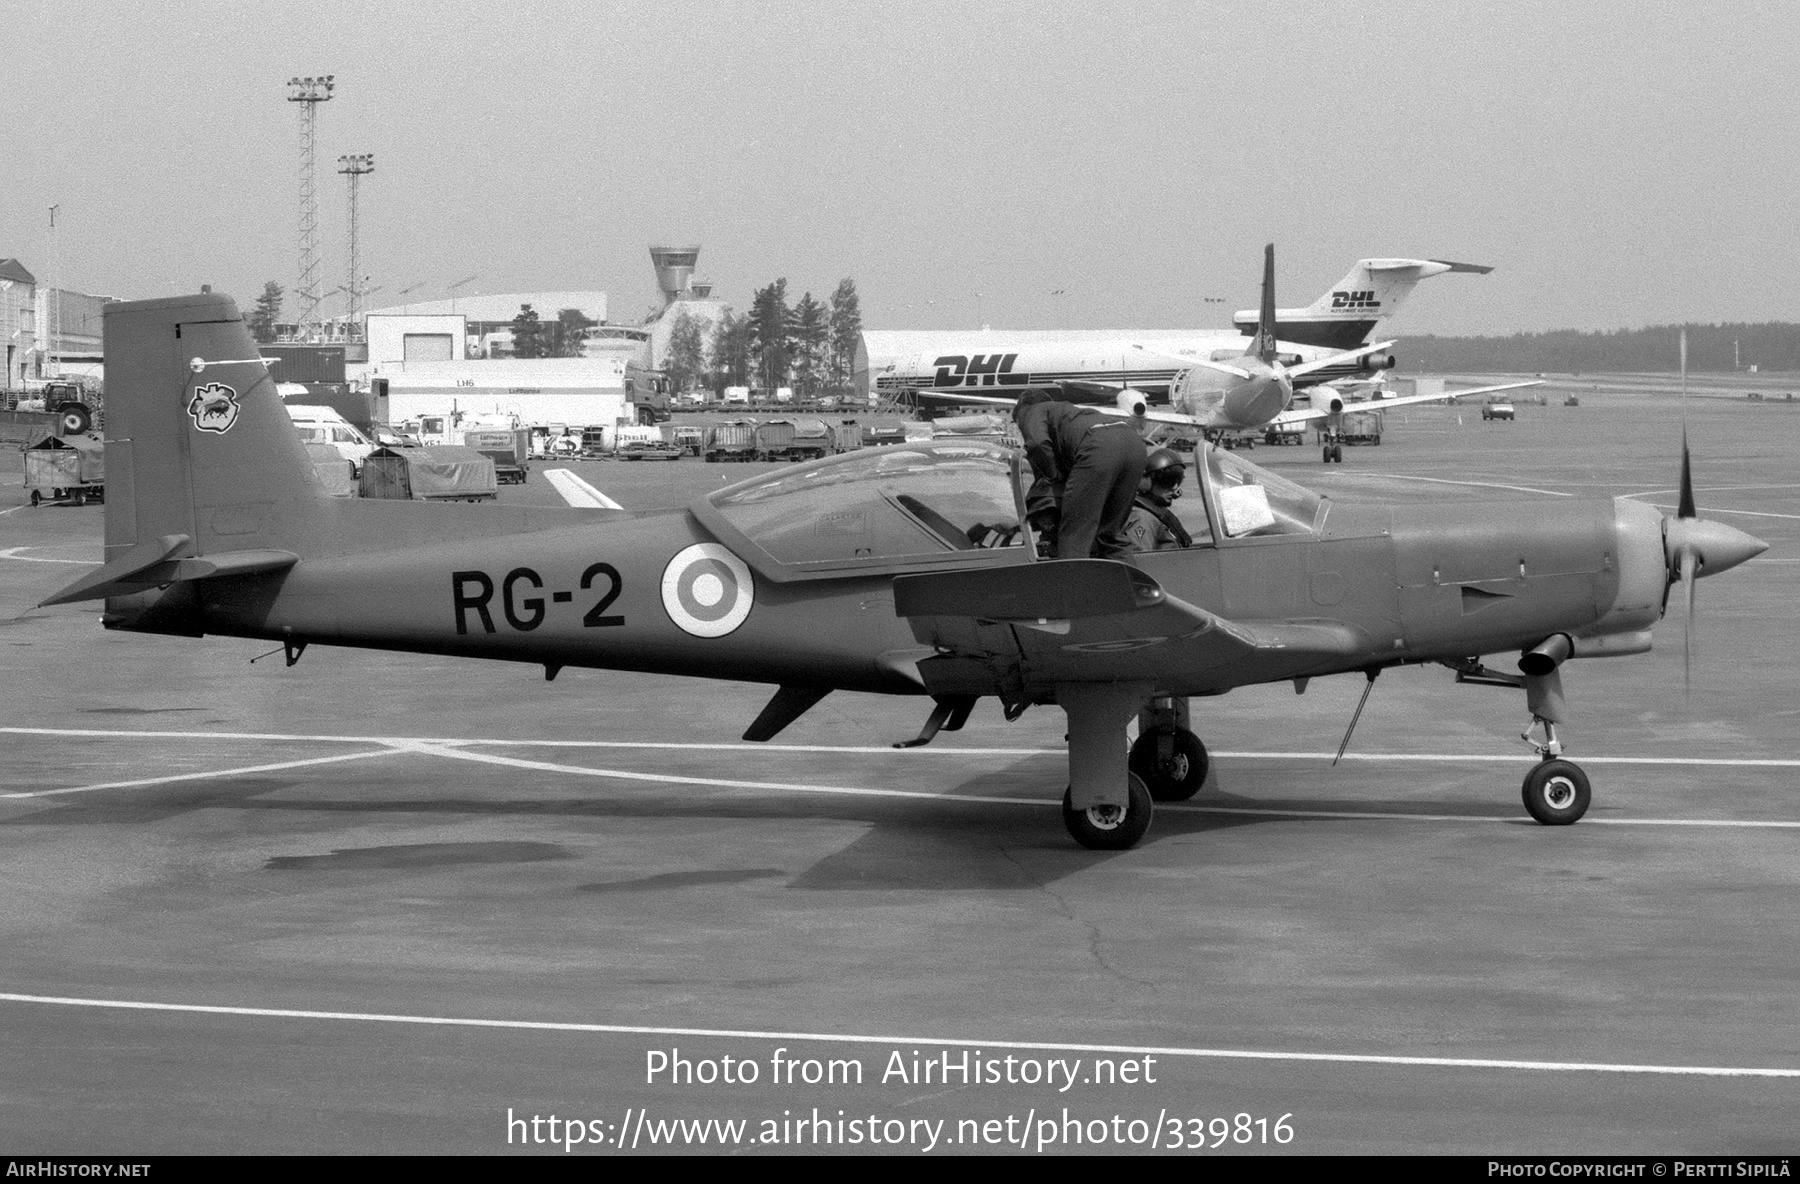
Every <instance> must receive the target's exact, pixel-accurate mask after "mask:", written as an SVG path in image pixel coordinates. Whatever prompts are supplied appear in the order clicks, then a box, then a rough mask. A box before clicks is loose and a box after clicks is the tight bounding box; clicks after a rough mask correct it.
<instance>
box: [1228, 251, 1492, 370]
mask: <svg viewBox="0 0 1800 1184" xmlns="http://www.w3.org/2000/svg"><path fill="white" fill-rule="evenodd" d="M1492 270H1494V269H1493V268H1491V267H1484V266H1482V265H1481V264H1478V263H1452V262H1450V261H1449V260H1447V259H1358V260H1357V261H1356V265H1355V266H1354V267H1352V268H1351V269H1350V271H1349V273H1348V274H1346V275H1345V276H1344V278H1343V279H1341V280H1339V281H1338V282H1337V283H1335V284H1333V285H1331V287H1330V288H1329V289H1328V290H1327V291H1326V292H1325V294H1324V295H1323V296H1321V297H1319V298H1318V299H1317V300H1315V301H1313V302H1312V303H1311V304H1309V305H1307V306H1306V307H1305V308H1283V309H1277V310H1276V314H1275V317H1276V333H1275V336H1276V337H1278V338H1279V339H1280V340H1282V341H1290V342H1294V343H1295V344H1298V345H1316V346H1321V347H1325V348H1330V349H1341V350H1342V349H1354V348H1356V347H1357V346H1358V345H1361V344H1362V343H1363V342H1364V341H1365V340H1367V338H1368V335H1369V333H1370V332H1371V331H1372V330H1373V329H1374V328H1375V322H1377V321H1379V320H1381V319H1382V318H1383V317H1391V316H1393V315H1394V313H1395V312H1396V311H1398V310H1399V308H1400V304H1401V302H1402V301H1404V300H1405V299H1406V298H1407V296H1409V295H1410V294H1411V293H1412V290H1413V289H1414V288H1416V287H1418V286H1419V281H1420V280H1423V279H1427V278H1429V277H1431V276H1434V275H1443V274H1445V273H1447V272H1468V273H1471V274H1474V275H1486V274H1487V273H1488V272H1490V271H1492ZM1261 319H1262V318H1261V316H1260V315H1259V312H1258V310H1255V309H1244V310H1242V311H1240V312H1238V313H1237V314H1236V315H1235V316H1234V317H1233V318H1232V320H1233V323H1234V324H1236V325H1237V327H1238V330H1239V331H1240V332H1242V333H1243V334H1244V335H1245V336H1246V337H1250V336H1254V335H1255V333H1256V331H1257V325H1258V323H1259V322H1260V321H1261Z"/></svg>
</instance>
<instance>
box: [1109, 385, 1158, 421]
mask: <svg viewBox="0 0 1800 1184" xmlns="http://www.w3.org/2000/svg"><path fill="white" fill-rule="evenodd" d="M1114 405H1115V406H1117V407H1118V409H1119V410H1120V411H1122V412H1123V413H1125V414H1126V415H1137V416H1141V415H1143V414H1144V409H1145V408H1146V407H1148V406H1149V405H1150V398H1149V396H1148V395H1146V394H1144V392H1143V391H1134V390H1132V389H1131V388H1130V387H1126V388H1125V389H1124V390H1122V391H1120V392H1119V394H1118V398H1116V399H1115V400H1114Z"/></svg>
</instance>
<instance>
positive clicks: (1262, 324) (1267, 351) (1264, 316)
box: [1250, 243, 1275, 362]
mask: <svg viewBox="0 0 1800 1184" xmlns="http://www.w3.org/2000/svg"><path fill="white" fill-rule="evenodd" d="M1250 352H1251V353H1254V354H1255V355H1256V356H1257V357H1258V358H1261V359H1262V360H1263V361H1264V362H1273V361H1274V360H1275V244H1274V243H1269V244H1268V245H1267V246H1265V247H1263V281H1262V308H1261V310H1260V311H1259V312H1258V314H1257V318H1256V341H1255V343H1254V344H1253V345H1252V346H1251V350H1250Z"/></svg>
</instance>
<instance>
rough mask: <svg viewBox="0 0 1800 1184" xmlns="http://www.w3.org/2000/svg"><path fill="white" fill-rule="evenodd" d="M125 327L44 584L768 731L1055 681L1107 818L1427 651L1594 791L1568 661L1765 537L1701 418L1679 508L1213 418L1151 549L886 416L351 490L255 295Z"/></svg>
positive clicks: (1187, 791)
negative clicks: (334, 479) (642, 466)
mask: <svg viewBox="0 0 1800 1184" xmlns="http://www.w3.org/2000/svg"><path fill="white" fill-rule="evenodd" d="M105 341H106V351H107V374H108V376H109V377H108V382H109V389H108V392H107V395H108V415H109V416H110V417H112V420H113V422H112V424H111V426H110V428H109V433H110V438H111V439H113V440H114V441H117V442H121V443H122V442H124V441H129V442H130V449H131V451H130V453H129V455H130V456H131V457H132V463H131V464H130V465H120V466H117V470H118V471H116V472H115V473H114V482H113V484H112V486H111V487H110V488H109V489H108V496H107V510H106V562H105V563H104V564H103V565H102V566H100V567H99V568H97V569H95V570H94V571H92V572H89V573H87V574H85V575H83V576H81V577H80V578H78V579H76V580H75V581H74V582H73V583H71V584H70V585H68V586H67V587H65V588H63V589H62V590H61V591H59V592H57V593H56V594H55V595H53V596H51V597H49V598H47V599H46V600H45V601H44V602H43V603H44V604H64V603H72V602H76V601H85V600H96V599H104V600H105V601H106V606H105V611H104V615H103V617H102V623H103V624H104V625H105V626H106V627H107V628H109V629H120V630H130V631H135V632H144V633H160V634H165V635H170V636H174V637H200V636H204V635H208V634H211V635H219V636H231V637H245V638H257V639H267V640H271V641H273V642H275V643H276V644H277V645H280V646H281V647H282V648H283V650H284V651H285V653H286V656H287V658H288V661H289V664H290V665H291V664H292V663H293V662H294V661H296V660H298V658H299V657H300V656H301V655H302V654H303V653H304V651H305V650H306V648H307V647H308V646H310V645H313V644H324V645H347V646H359V647H367V648H375V649H383V650H406V651H416V652H422V653H433V654H445V655H455V656H461V657H470V658H487V659H490V660H496V661H510V662H521V663H530V664H534V665H542V667H543V668H544V672H545V675H546V677H549V678H554V677H555V676H556V674H557V672H558V671H560V670H561V669H563V668H564V667H566V666H582V667H593V668H601V669H607V668H622V669H630V670H639V671H655V672H662V673H668V674H679V675H688V676H695V677H701V678H718V679H734V680H750V681H757V682H763V683H769V684H773V685H774V686H775V687H776V688H777V689H776V690H775V692H774V694H773V695H772V696H771V698H770V699H769V701H768V704H767V706H765V707H764V708H763V710H762V711H761V713H760V714H759V715H758V716H757V717H756V719H755V720H754V721H753V722H752V723H751V725H750V727H749V729H748V730H747V731H746V732H745V734H744V738H745V739H746V740H749V741H752V742H759V741H765V740H769V739H771V738H773V737H774V736H776V735H778V734H779V733H780V732H781V731H782V730H783V729H784V728H785V727H786V726H787V725H788V724H790V723H792V722H793V721H794V720H796V719H798V718H799V717H800V716H801V715H802V714H804V713H805V712H806V711H808V710H809V709H811V708H812V707H813V706H814V705H815V704H817V703H818V702H819V701H820V700H821V699H823V698H824V697H825V696H826V695H828V694H830V693H831V692H832V691H833V690H838V689H843V690H856V691H867V692H876V693H884V694H893V695H902V696H913V697H915V698H917V699H924V698H927V697H929V698H930V699H931V700H932V704H933V706H932V709H931V712H930V715H929V716H928V718H927V719H926V721H925V725H924V727H923V729H922V730H921V732H920V734H919V736H918V737H917V738H916V739H915V740H913V741H911V742H910V743H912V744H924V743H927V742H929V741H930V740H931V739H932V738H933V737H934V736H935V735H936V734H937V733H938V732H939V731H940V730H943V729H946V728H947V729H950V730H955V729H957V728H959V727H961V726H962V724H963V723H964V721H966V720H967V719H968V717H969V713H970V712H971V711H972V710H973V709H974V708H975V706H976V704H977V703H978V702H979V701H980V700H981V699H983V698H989V697H991V698H994V699H997V700H998V701H999V703H1000V705H1001V706H1002V708H1003V709H1004V711H1005V713H1006V715H1007V717H1008V718H1017V717H1018V716H1019V715H1021V714H1022V713H1024V712H1025V711H1027V710H1029V709H1030V708H1032V707H1034V706H1050V705H1055V706H1057V707H1059V708H1061V710H1062V711H1063V712H1064V714H1065V715H1066V717H1067V721H1068V732H1067V734H1068V738H1069V739H1068V743H1069V763H1068V770H1069V779H1068V789H1067V790H1066V791H1065V792H1064V794H1063V798H1062V802H1063V821H1064V824H1065V826H1066V827H1067V828H1068V830H1069V833H1070V834H1071V835H1072V836H1073V837H1074V838H1075V839H1076V840H1077V841H1078V842H1080V843H1081V844H1083V845H1084V846H1088V847H1092V848H1100V849H1120V848H1125V847H1130V846H1132V845H1133V844H1135V843H1136V842H1137V841H1138V840H1139V839H1140V838H1142V836H1143V835H1144V834H1145V832H1146V830H1147V829H1148V827H1149V826H1150V823H1151V818H1152V814H1153V810H1154V806H1153V802H1154V800H1156V799H1158V798H1160V799H1162V800H1174V799H1180V798H1185V797H1188V796H1190V795H1192V794H1193V793H1194V792H1196V791H1197V790H1198V789H1199V787H1200V784H1201V781H1202V779H1203V778H1204V776H1205V771H1206V765H1207V757H1206V750H1205V746H1204V745H1203V744H1202V742H1201V741H1200V738H1199V737H1198V736H1197V735H1195V734H1194V732H1193V731H1192V729H1191V726H1190V716H1189V712H1188V708H1187V699H1188V697H1190V696H1206V695H1214V694H1220V693H1223V692H1225V691H1229V690H1230V689H1232V688H1234V687H1239V686H1246V685H1251V684H1259V683H1276V682H1287V681H1293V682H1294V685H1295V687H1296V689H1299V688H1301V687H1303V686H1304V685H1305V683H1306V681H1307V680H1309V679H1313V678H1319V677H1324V676H1327V675H1332V674H1361V675H1362V676H1363V677H1364V678H1365V679H1366V680H1367V684H1366V687H1365V698H1366V694H1367V691H1368V690H1369V689H1372V688H1373V685H1374V682H1375V680H1376V677H1377V676H1378V675H1379V674H1380V672H1381V671H1382V670H1383V669H1385V668H1387V667H1389V666H1396V665H1401V664H1421V663H1436V664H1442V665H1444V666H1446V667H1448V668H1449V669H1450V670H1452V671H1453V672H1454V673H1455V677H1456V680H1457V681H1458V682H1463V683H1475V684H1479V685H1483V686H1503V687H1508V688H1512V689H1515V690H1518V691H1522V692H1523V693H1524V700H1525V707H1526V710H1527V711H1528V712H1529V713H1530V717H1531V721H1532V722H1531V726H1530V728H1529V729H1528V735H1530V737H1531V743H1532V746H1533V748H1534V750H1535V751H1536V752H1537V753H1538V755H1539V756H1540V758H1541V760H1540V762H1539V763H1538V764H1536V765H1535V766H1533V768H1532V770H1531V771H1530V772H1529V773H1528V774H1527V775H1526V777H1525V779H1524V783H1523V785H1522V786H1521V796H1522V797H1523V799H1524V804H1525V808H1526V810H1527V812H1528V813H1530V814H1531V816H1532V817H1533V818H1535V819H1536V820H1537V821H1539V822H1541V823H1544V824H1546V825H1566V824H1569V823H1573V822H1575V821H1576V820H1578V819H1579V818H1581V816H1582V815H1583V814H1584V813H1585V812H1586V810H1587V808H1588V805H1589V801H1590V798H1591V790H1590V786H1589V782H1588V778H1587V775H1586V774H1585V773H1584V772H1583V771H1582V770H1581V769H1580V767H1579V766H1577V765H1576V764H1574V763H1572V762H1570V761H1568V760H1565V759H1563V756H1562V753H1563V741H1562V738H1561V737H1560V736H1559V735H1558V733H1557V728H1558V726H1559V725H1560V724H1561V723H1562V722H1563V721H1564V719H1565V718H1566V715H1567V705H1566V703H1565V701H1564V692H1563V685H1562V679H1561V674H1560V668H1561V666H1562V665H1563V664H1564V663H1565V662H1567V661H1571V660H1577V659H1591V658H1599V657H1608V656H1615V655H1627V654H1638V653H1644V652H1646V651H1647V650H1648V649H1649V648H1650V645H1651V629H1652V627H1653V626H1654V625H1655V623H1656V622H1657V621H1658V620H1659V619H1660V618H1661V617H1662V615H1663V612H1664V607H1665V606H1666V604H1667V601H1668V597H1669V593H1670V592H1671V591H1672V590H1673V587H1674V586H1675V585H1676V584H1681V585H1682V586H1683V587H1684V588H1685V589H1686V592H1687V600H1688V611H1689V616H1690V619H1691V617H1692V614H1693V605H1694V586H1695V583H1696V582H1697V580H1698V579H1700V578H1702V577H1706V576H1712V575H1716V574H1719V573H1721V572H1724V571H1728V570H1730V569H1731V568H1732V567H1734V566H1736V565H1737V564H1740V563H1742V562H1744V561H1745V560H1748V559H1750V558H1752V557H1754V556H1756V555H1758V554H1760V553H1761V552H1762V551H1764V550H1766V549H1767V544H1766V543H1764V542H1762V541H1761V540H1759V539H1756V538H1753V537H1751V536H1750V535H1748V534H1746V533H1744V532H1743V531H1740V530H1737V529H1735V528H1733V527H1730V526H1726V525H1723V524H1722V523H1718V522H1713V521H1708V520H1706V519H1703V518H1700V517H1699V515H1698V511H1697V508H1696V505H1695V499H1694V485H1693V479H1692V475H1691V469H1690V464H1689V460H1688V456H1687V451H1686V448H1685V446H1684V448H1683V453H1682V461H1681V478H1680V483H1679V490H1680V497H1679V505H1678V509H1677V512H1676V514H1675V516H1674V517H1665V516H1664V515H1663V514H1662V513H1661V512H1659V511H1658V510H1657V509H1656V508H1655V507H1653V506H1650V505H1648V504H1646V503H1644V502H1641V501H1634V500H1631V499H1628V498H1617V499H1611V498H1594V497H1569V498H1566V499H1555V500H1549V499H1540V500H1535V501H1528V502H1527V501H1520V502H1499V501H1495V502H1486V503H1483V502H1461V503H1454V504H1434V503H1411V504H1405V505H1391V506H1389V505H1375V504H1354V505H1353V504H1344V505H1335V504H1334V503H1332V502H1330V501H1329V500H1327V499H1323V498H1321V497H1319V495H1317V494H1315V493H1313V492H1312V491H1310V490H1308V489H1305V488H1304V487H1302V486H1300V485H1298V484H1296V483H1294V482H1292V481H1290V480H1288V479H1287V478H1285V477H1282V476H1279V475H1277V474H1275V473H1273V472H1270V471H1268V470H1265V469H1261V468H1259V467H1257V466H1256V465H1254V464H1252V463H1250V462H1249V461H1247V460H1245V459H1244V458H1243V457H1242V456H1239V455H1237V454H1234V453H1229V452H1226V451H1224V450H1222V449H1219V448H1216V447H1212V448H1205V449H1203V451H1202V453H1201V454H1200V455H1197V456H1196V458H1195V461H1196V463H1195V465H1194V466H1193V469H1194V474H1195V480H1196V484H1197V490H1196V492H1195V494H1194V497H1193V498H1192V499H1187V498H1184V499H1183V504H1184V506H1188V507H1189V511H1190V513H1195V514H1201V515H1203V516H1204V524H1202V523H1201V522H1199V521H1198V520H1196V521H1195V525H1196V526H1197V527H1198V526H1202V525H1204V530H1203V531H1202V530H1195V531H1194V537H1195V540H1196V543H1197V544H1198V545H1196V546H1193V547H1189V548H1184V549H1180V550H1174V551H1157V552H1151V553H1146V554H1141V555H1138V556H1136V563H1135V565H1134V564H1125V563H1115V562H1111V561H1107V560H1098V559H1069V560H1039V559H1037V558H1036V555H1037V548H1036V547H1035V545H1034V542H1033V539H1032V535H1031V530H1030V527H1029V524H1028V523H1026V522H1025V521H1024V513H1023V511H1024V505H1023V496H1024V481H1023V471H1022V467H1021V457H1020V456H1019V454H1018V453H1017V452H1016V451H1014V450H1011V449H1006V448H1000V447H996V446H994V445H991V444H987V443H979V442H963V441H946V440H923V441H916V442H909V443H906V444H898V445H893V446H891V447H887V448H880V449H869V450H859V451H857V452H853V453H848V454H845V455H841V456H833V457H827V458H825V459H823V460H815V461H808V462H806V463H805V464H801V465H795V466H791V467H784V468H781V469H777V470H773V471H767V472H759V473H756V474H754V475H752V476H751V477H750V478H749V479H747V480H745V481H741V482H738V483H736V484H734V485H730V486H728V487H726V488H723V489H719V490H715V491H712V492H710V493H708V494H706V495H704V496H701V497H699V498H696V499H695V500H694V501H693V502H691V503H690V504H689V505H688V506H687V507H686V508H685V509H683V510H672V511H653V512H647V513H641V514H633V513H628V512H624V511H618V510H596V509H577V508H574V507H568V508H556V507H551V508H546V507H543V506H505V505H499V506H459V505H443V506H433V507H423V506H415V505H409V504H406V503H391V502H390V503H384V502H381V501H373V500H364V499H355V498H331V497H328V496H326V495H325V494H323V493H322V492H321V491H320V490H319V489H318V487H317V484H316V482H314V481H313V480H312V479H311V478H312V474H311V466H310V463H309V462H308V461H307V458H306V454H305V452H304V450H303V449H302V448H301V445H300V442H299V441H298V440H297V439H296V438H295V434H294V432H293V429H292V425H291V424H290V423H289V421H288V420H287V418H286V416H285V415H284V414H283V413H282V412H281V410H280V404H279V402H278V401H277V399H276V395H275V391H274V387H273V384H272V383H270V382H269V380H268V375H267V374H266V372H265V370H264V368H263V366H262V364H261V361H260V360H259V359H258V358H257V355H256V352H255V346H254V344H253V343H252V341H251V339H250V334H249V332H248V330H247V329H246V328H245V327H244V324H243V321H242V319H241V318H240V317H239V315H238V311H237V308H236V306H235V305H234V304H233V302H232V301H231V300H230V298H229V297H226V296H223V295H213V294H202V295H198V296H186V297H178V298H172V299H163V300H146V301H131V302H119V303H113V304H109V305H107V306H106V326H105ZM417 451H419V450H416V449H409V450H407V452H408V453H414V452H417ZM1497 654H1507V655H1517V656H1518V657H1517V670H1518V673H1517V674H1514V673H1511V672H1510V671H1507V670H1502V669H1495V668H1492V667H1489V666H1488V665H1486V664H1485V661H1484V656H1486V655H1497ZM1359 710H1360V708H1359ZM1140 715H1143V716H1147V719H1146V726H1145V728H1144V730H1143V734H1142V735H1140V737H1139V739H1138V741H1137V742H1136V744H1134V745H1133V746H1132V748H1131V750H1130V751H1129V753H1128V751H1127V748H1126V744H1125V729H1126V725H1127V724H1128V723H1129V722H1130V721H1131V720H1132V719H1133V718H1134V717H1138V716H1140ZM1352 726H1354V717H1353V718H1352ZM1344 742H1345V744H1348V742H1349V736H1348V735H1346V736H1345V741H1344Z"/></svg>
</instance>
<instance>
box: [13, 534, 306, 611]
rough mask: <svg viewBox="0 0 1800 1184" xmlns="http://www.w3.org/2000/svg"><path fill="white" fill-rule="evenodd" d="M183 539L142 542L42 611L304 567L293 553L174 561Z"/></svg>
mask: <svg viewBox="0 0 1800 1184" xmlns="http://www.w3.org/2000/svg"><path fill="white" fill-rule="evenodd" d="M188 542H189V540H188V536H187V535H185V534H168V535H164V536H163V537H161V538H160V539H157V540H156V541H155V542H153V543H139V544H138V545H137V546H135V547H133V548H132V549H131V550H129V551H127V552H126V553H125V554H123V555H121V556H119V557H118V558H116V559H114V560H112V561H111V562H109V563H107V564H106V565H105V566H103V567H100V568H98V569H97V570H95V571H92V572H89V573H88V574H87V575H85V576H82V577H81V578H80V579H79V580H76V581H75V582H74V583H73V584H70V585H69V586H68V587H67V588H64V589H63V590H62V591H60V592H58V593H56V594H55V595H54V596H52V597H50V598H49V599H47V600H44V601H42V602H41V603H40V604H39V605H38V607H39V608H44V607H47V606H49V605H52V604H73V603H75V602H76V601H79V600H103V599H105V598H106V597H108V596H123V595H127V594H129V593H132V592H142V591H143V590H144V589H146V588H158V587H161V586H162V585H164V584H174V583H179V582H181V581H183V580H205V579H212V578H214V577H217V576H248V575H255V574H257V573H258V572H265V571H281V570H282V569H284V568H289V567H292V566H294V564H296V563H298V562H300V556H298V555H296V554H294V553H293V552H292V551H220V552H216V553H214V554H212V555H199V556H188V557H186V558H182V559H171V558H170V556H171V555H173V554H174V553H175V552H176V551H179V550H180V549H181V548H183V547H185V546H187V545H188Z"/></svg>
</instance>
